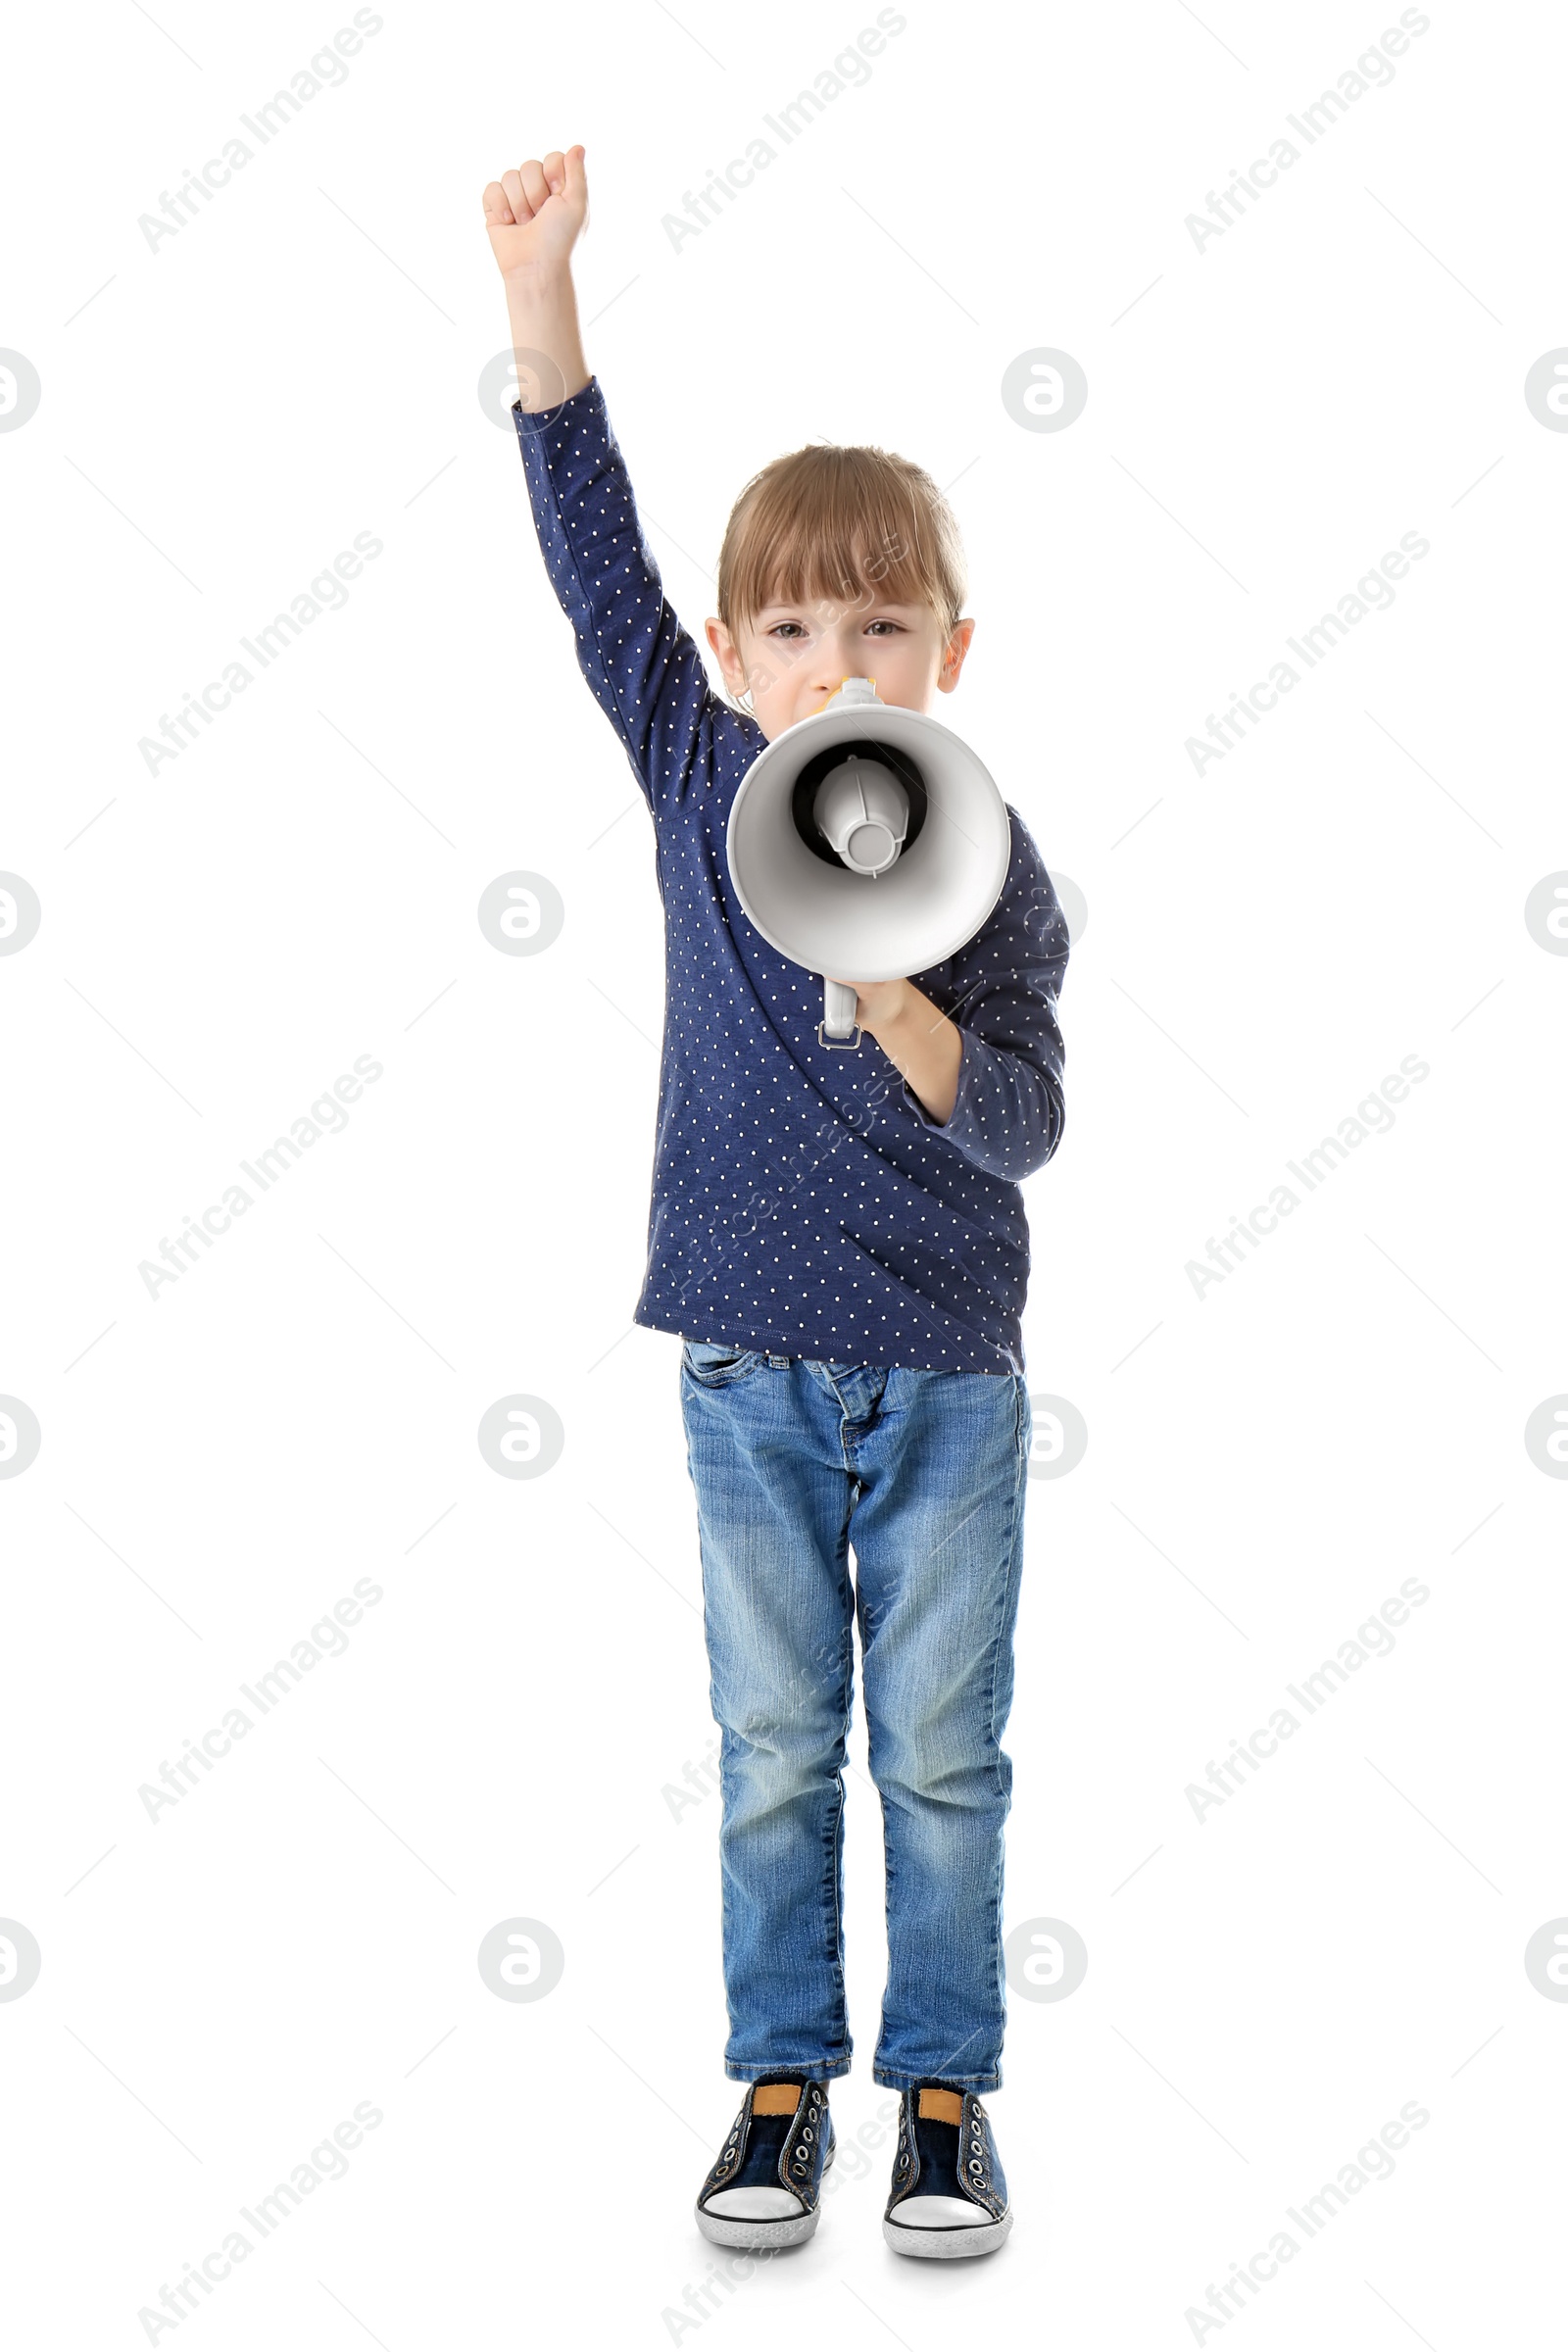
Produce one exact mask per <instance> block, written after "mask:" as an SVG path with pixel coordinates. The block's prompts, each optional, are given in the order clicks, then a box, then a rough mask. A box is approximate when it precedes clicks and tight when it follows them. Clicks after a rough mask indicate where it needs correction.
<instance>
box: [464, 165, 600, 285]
mask: <svg viewBox="0 0 1568 2352" xmlns="http://www.w3.org/2000/svg"><path fill="white" fill-rule="evenodd" d="M583 152H584V151H583V149H582V148H581V147H568V148H567V150H566V152H565V154H564V155H563V154H562V152H561V150H560V148H559V147H558V148H555V149H554V150H553V151H552V152H551V153H550V154H549V155H547V156H546V157H545V158H544V160H543V161H542V162H541V161H540V160H539V159H538V158H537V157H532V158H530V159H529V161H528V162H527V163H525V164H522V165H520V166H519V167H518V169H517V170H516V171H515V172H503V173H502V174H501V177H500V178H499V179H493V180H492V181H491V182H490V185H489V186H488V187H487V188H486V190H485V192H484V224H485V227H486V229H487V230H488V231H489V236H490V250H491V252H492V253H493V254H494V255H495V257H496V265H497V267H498V269H499V270H500V271H501V274H502V276H503V277H512V276H515V275H516V274H518V273H519V272H520V273H522V274H524V275H527V276H542V275H548V274H550V273H552V272H555V271H559V270H565V269H566V267H567V265H568V263H569V261H570V257H571V249H572V247H573V246H574V245H575V244H576V242H577V239H578V238H579V237H580V236H581V234H582V231H583V226H584V223H585V222H586V221H587V218H588V178H587V174H586V172H584V171H583V161H582V159H583Z"/></svg>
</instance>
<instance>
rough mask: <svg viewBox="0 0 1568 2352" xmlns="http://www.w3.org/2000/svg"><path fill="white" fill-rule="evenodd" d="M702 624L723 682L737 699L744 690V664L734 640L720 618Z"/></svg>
mask: <svg viewBox="0 0 1568 2352" xmlns="http://www.w3.org/2000/svg"><path fill="white" fill-rule="evenodd" d="M704 626H705V627H706V629H707V632H708V642H709V644H710V645H711V648H712V650H713V655H714V658H715V659H716V661H717V662H718V666H719V669H720V671H721V672H722V673H723V679H724V683H725V685H726V686H727V687H728V688H729V690H730V692H731V694H732V695H734V696H735V698H736V700H737V701H739V699H740V697H741V696H742V695H743V694H744V693H745V692H746V664H745V662H743V661H742V660H741V658H740V655H739V654H738V653H737V652H736V650H735V640H734V638H733V637H732V636H731V635H730V633H729V631H728V629H726V628H725V626H724V623H723V622H722V621H721V620H710V621H707V622H705V624H704Z"/></svg>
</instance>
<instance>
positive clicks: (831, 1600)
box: [680, 1342, 1030, 2091]
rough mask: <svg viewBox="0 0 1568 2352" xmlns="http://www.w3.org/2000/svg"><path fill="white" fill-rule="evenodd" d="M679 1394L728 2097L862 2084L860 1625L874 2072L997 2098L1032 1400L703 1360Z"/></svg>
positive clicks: (690, 1348) (750, 1359)
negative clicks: (870, 1828) (849, 1966)
mask: <svg viewBox="0 0 1568 2352" xmlns="http://www.w3.org/2000/svg"><path fill="white" fill-rule="evenodd" d="M680 1386H681V1408H682V1414H683V1418H684V1421H685V1428H686V1441H687V1459H688V1463H689V1465H690V1469H691V1475H692V1484H693V1486H694V1487H695V1489H696V1491H697V1511H698V1522H699V1528H700V1532H701V1540H702V1559H703V1598H704V1607H705V1618H706V1624H707V1630H708V1655H709V1663H710V1666H711V1676H712V1682H711V1690H712V1703H713V1716H714V1720H715V1721H716V1722H717V1723H718V1725H719V1727H720V1731H721V1734H722V1738H721V1740H720V1750H719V1766H720V1775H721V1784H722V1790H723V1821H722V1825H721V1827H720V1831H719V1858H720V1864H721V1869H722V1879H723V1929H724V1989H725V1994H726V1997H727V2001H728V2006H729V2019H730V2033H729V2039H728V2041H727V2043H726V2045H725V2050H724V2071H725V2073H726V2074H727V2075H728V2076H729V2077H730V2078H731V2080H733V2081H735V2082H756V2081H757V2080H758V2079H759V2078H760V2076H762V2075H766V2074H771V2073H775V2072H777V2071H779V2070H780V2069H789V2070H790V2071H792V2072H800V2073H804V2074H811V2075H820V2076H836V2075H843V2074H847V2073H848V2072H849V2065H850V2052H851V2047H852V2044H851V2039H850V2027H849V2018H848V2015H847V2012H846V2008H845V1997H844V1923H843V1903H842V1865H843V1850H844V1780H843V1767H844V1756H845V1740H846V1735H847V1733H848V1730H849V1725H850V1712H851V1704H852V1698H851V1693H852V1687H853V1669H854V1638H853V1624H854V1621H855V1620H856V1619H857V1618H858V1622H859V1629H860V1663H861V1678H862V1695H863V1698H864V1701H865V1718H866V1727H867V1734H868V1741H869V1754H870V1766H871V1777H872V1779H873V1780H874V1781H875V1783H876V1786H877V1789H878V1791H879V1793H880V1796H881V1800H882V1828H883V1850H884V1856H885V1865H886V1881H887V1938H888V1977H887V1985H886V1989H885V1992H884V1995H883V2002H882V2029H881V2034H880V2036H879V2038H878V2041H877V2047H876V2054H875V2058H874V2061H873V2064H872V2070H871V2071H872V2075H873V2078H874V2079H875V2081H876V2082H879V2083H882V2084H883V2085H885V2086H886V2087H887V2088H888V2089H891V2090H903V2089H906V2088H908V2087H910V2086H912V2085H914V2084H916V2083H919V2082H928V2081H931V2080H932V2079H940V2080H941V2081H944V2082H956V2083H964V2084H967V2085H968V2086H970V2087H971V2088H973V2089H975V2090H983V2091H989V2090H995V2089H996V2088H997V2087H998V2085H999V2083H1000V2082H1001V2080H1002V2077H1001V2071H1000V2070H1001V2060H1002V2034H1003V2025H1004V2019H1005V1992H1004V1977H1003V1952H1002V1852H1003V1824H1004V1822H1005V1819H1006V1815H1007V1810H1008V1806H1009V1802H1010V1797H1011V1786H1012V1766H1011V1763H1010V1760H1009V1759H1008V1757H1007V1756H1006V1755H1005V1754H1004V1752H1003V1749H1002V1745H1001V1738H1002V1732H1003V1729H1004V1726H1005V1723H1006V1719H1007V1710H1008V1707H1009V1706H1010V1704H1011V1700H1012V1632H1013V1624H1014V1621H1015V1619H1016V1616H1017V1610H1018V1579H1019V1569H1020V1565H1021V1560H1022V1552H1023V1501H1024V1483H1025V1477H1026V1474H1027V1468H1028V1456H1029V1442H1030V1419H1029V1397H1028V1393H1027V1391H1026V1390H1025V1388H1024V1384H1023V1381H1022V1379H1021V1378H1020V1377H1019V1376H1018V1375H1016V1374H1013V1373H989V1372H917V1371H907V1370H903V1369H900V1368H898V1367H896V1366H894V1367H887V1366H872V1365H865V1364H830V1363H817V1362H812V1361H809V1360H805V1359H801V1358H789V1357H780V1356H770V1355H768V1354H766V1353H765V1352H763V1351H761V1350H759V1349H755V1348H731V1347H718V1346H700V1345H698V1344H697V1343H695V1342H688V1343H687V1344H686V1347H685V1348H684V1350H683V1354H682V1362H681V1383H680ZM851 1544H854V1547H855V1563H856V1577H855V1581H854V1583H853V1584H852V1582H851V1577H850V1568H849V1550H850V1545H851Z"/></svg>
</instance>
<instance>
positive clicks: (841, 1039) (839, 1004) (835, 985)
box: [816, 980, 860, 1053]
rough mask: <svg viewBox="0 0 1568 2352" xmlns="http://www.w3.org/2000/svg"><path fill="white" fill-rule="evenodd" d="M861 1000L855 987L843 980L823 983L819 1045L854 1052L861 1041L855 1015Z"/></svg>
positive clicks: (818, 1024) (818, 1033) (817, 1025)
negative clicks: (848, 986)
mask: <svg viewBox="0 0 1568 2352" xmlns="http://www.w3.org/2000/svg"><path fill="white" fill-rule="evenodd" d="M858 1002H859V1000H858V997H857V995H856V993H855V990H854V989H853V988H847V987H846V986H845V984H844V982H843V981H842V980H824V981H823V983H822V1018H821V1019H820V1020H819V1021H818V1022H817V1024H816V1042H817V1044H818V1045H819V1046H841V1047H844V1048H846V1049H847V1050H848V1051H849V1052H851V1053H854V1052H855V1051H856V1050H857V1049H858V1046H859V1043H860V1027H859V1023H858V1021H857V1019H856V1017H855V1012H856V1006H857V1005H858Z"/></svg>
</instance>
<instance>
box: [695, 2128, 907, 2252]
mask: <svg viewBox="0 0 1568 2352" xmlns="http://www.w3.org/2000/svg"><path fill="white" fill-rule="evenodd" d="M837 2154H838V2145H837V2142H835V2143H834V2146H833V2148H832V2150H831V2152H830V2153H829V2156H828V2159H827V2162H826V2163H825V2164H824V2165H823V2167H822V2178H823V2180H826V2179H827V2176H828V2174H829V2173H830V2172H831V2171H832V2170H833V2158H834V2157H835V2156H836V2155H837ZM696 2210H697V2227H698V2229H700V2230H701V2231H702V2233H703V2235H704V2236H705V2237H706V2238H707V2239H708V2240H709V2241H710V2242H711V2244H712V2245H715V2246H737V2247H739V2248H740V2249H741V2250H742V2251H743V2252H745V2253H748V2254H762V2253H765V2252H766V2250H767V2248H768V2247H769V2246H803V2245H805V2243H806V2241H807V2239H808V2238H809V2236H810V2235H811V2233H812V2232H813V2230H814V2229H815V2228H816V2225H817V2222H818V2220H819V2218H820V2216H821V2206H820V2204H816V2205H813V2206H812V2207H811V2210H810V2212H809V2213H792V2214H790V2215H788V2216H787V2217H786V2218H785V2219H783V2220H781V2221H777V2222H755V2221H743V2220H742V2219H741V2218H740V2216H739V2215H736V2216H734V2217H731V2216H730V2215H729V2214H724V2213H709V2212H707V2211H705V2209H704V2208H703V2207H702V2206H701V2205H699V2206H698V2207H697V2209H696ZM904 2234H905V2235H906V2237H913V2236H914V2235H915V2232H914V2231H913V2230H912V2229H907V2230H906V2231H905V2233H904Z"/></svg>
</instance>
